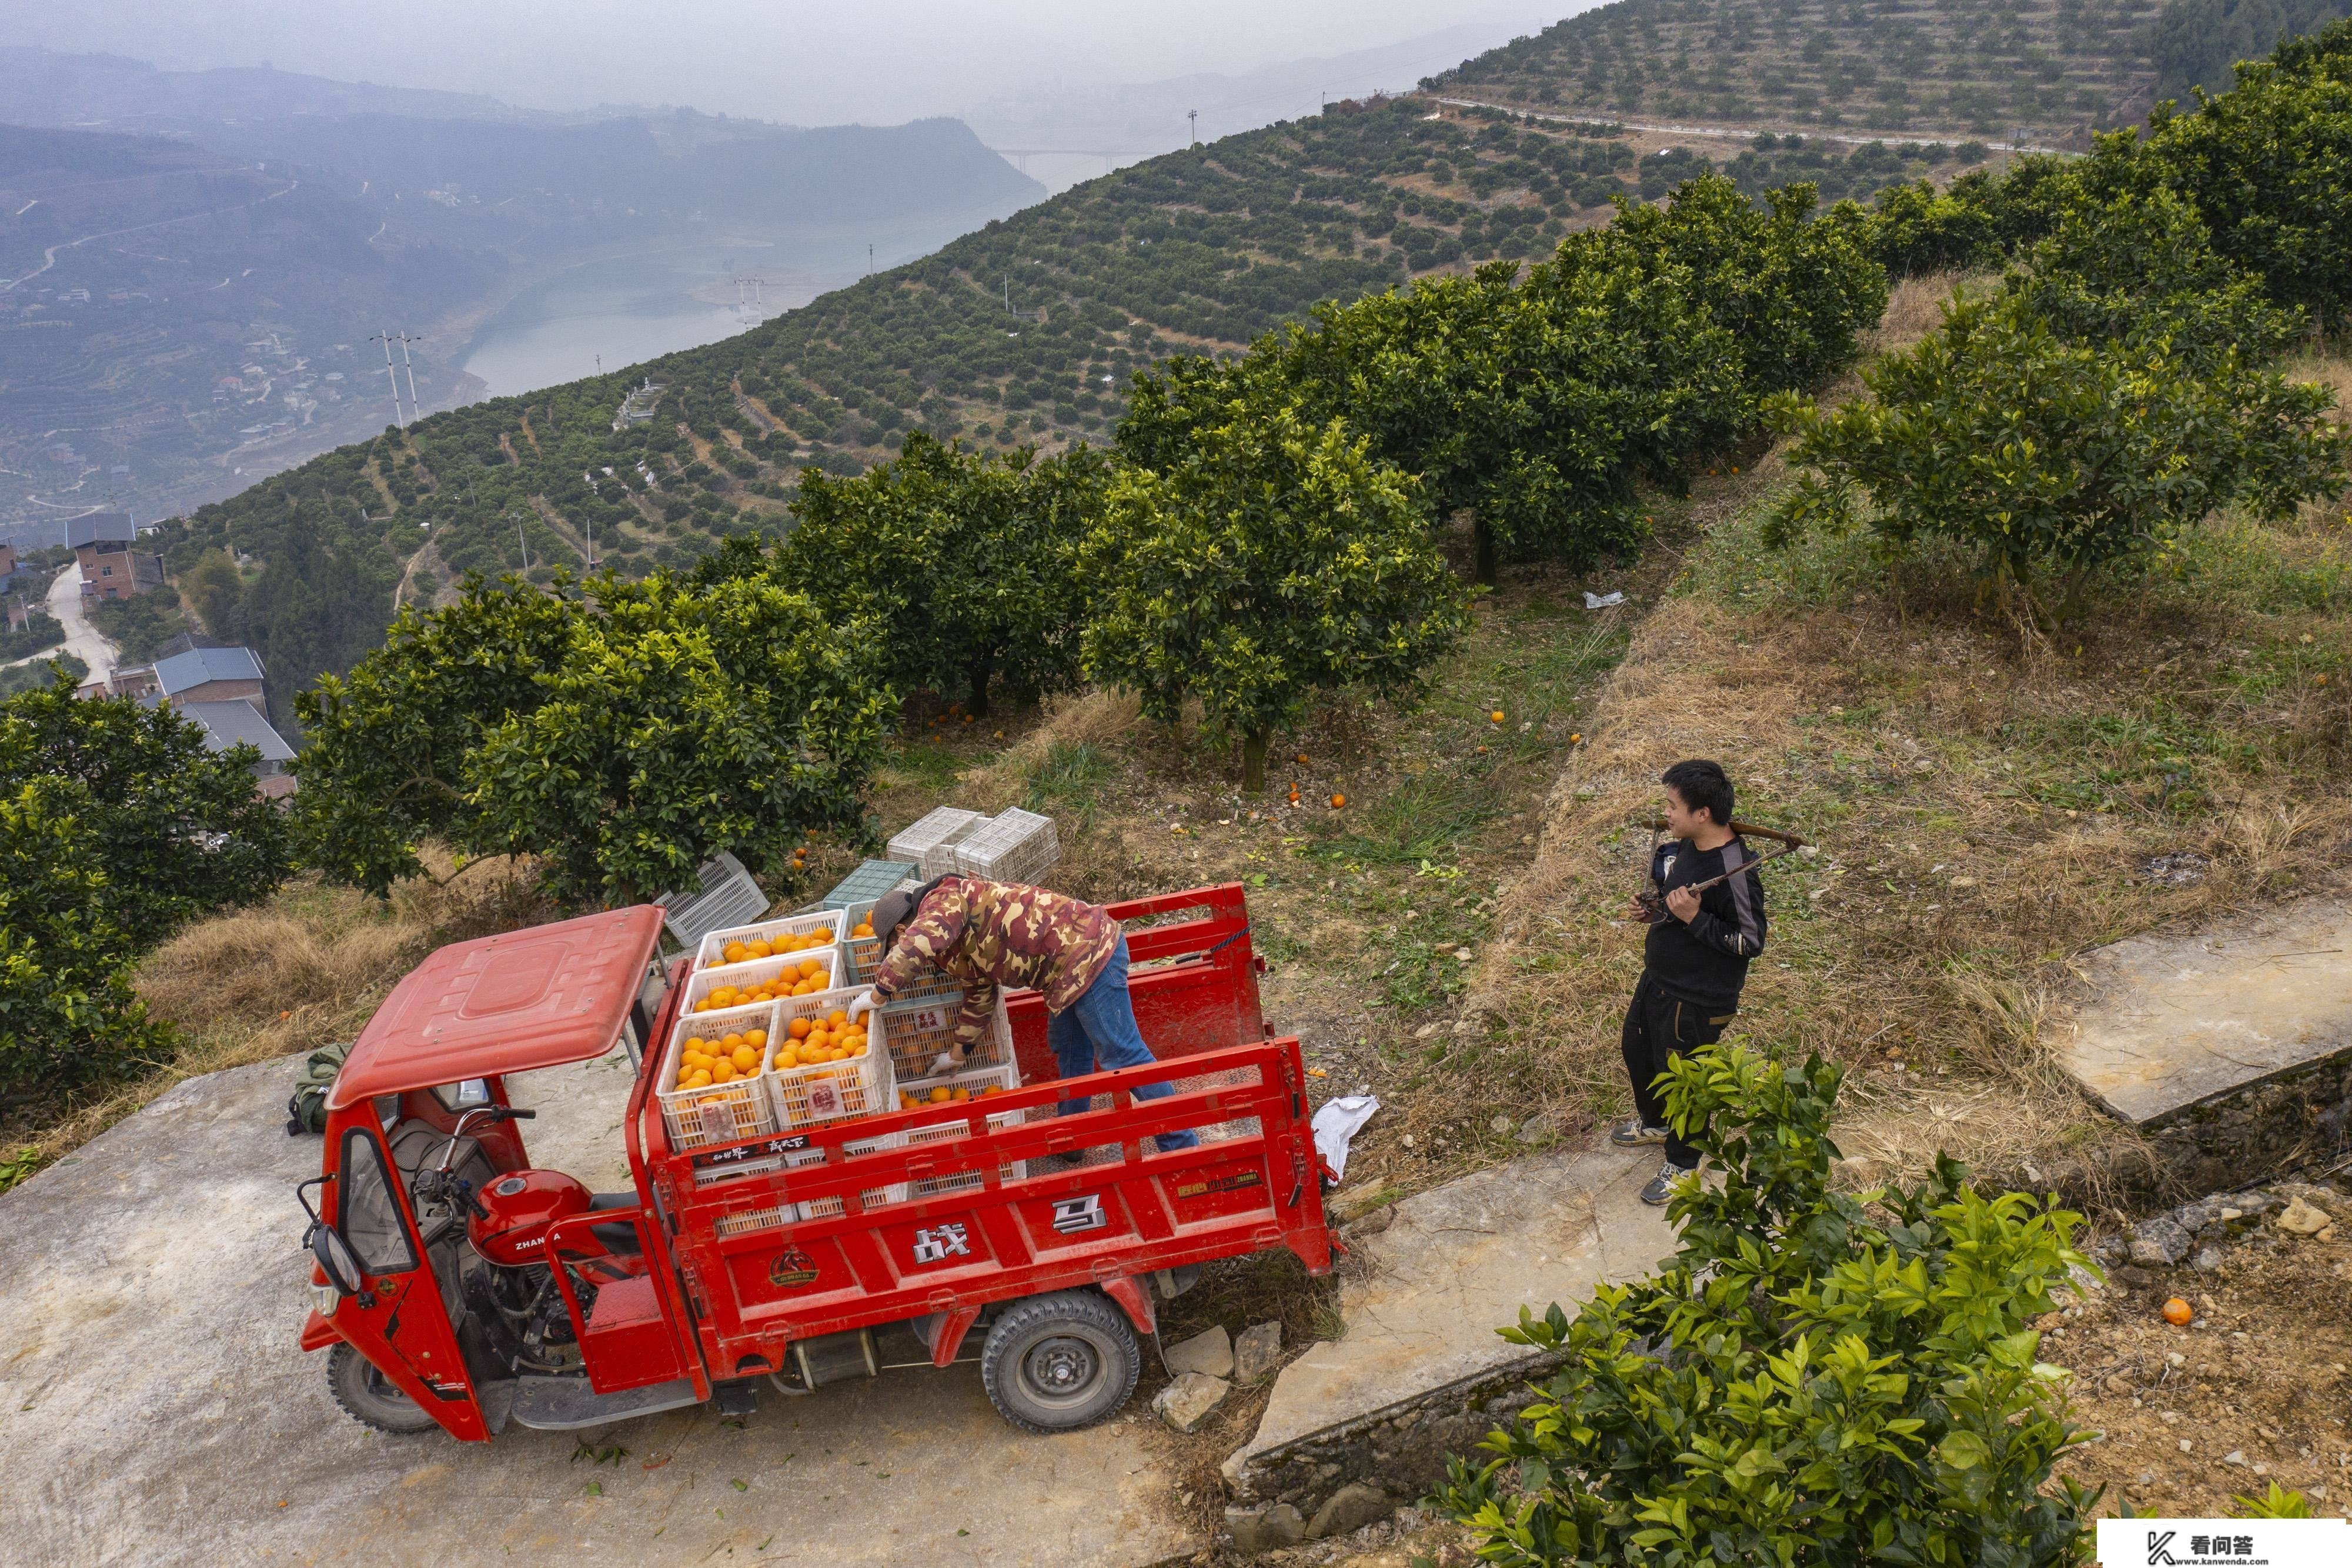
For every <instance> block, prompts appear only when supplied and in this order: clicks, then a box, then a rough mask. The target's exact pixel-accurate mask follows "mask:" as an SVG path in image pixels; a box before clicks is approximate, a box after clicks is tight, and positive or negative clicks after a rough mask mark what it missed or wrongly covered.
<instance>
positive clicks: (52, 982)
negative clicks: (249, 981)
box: [0, 779, 172, 1095]
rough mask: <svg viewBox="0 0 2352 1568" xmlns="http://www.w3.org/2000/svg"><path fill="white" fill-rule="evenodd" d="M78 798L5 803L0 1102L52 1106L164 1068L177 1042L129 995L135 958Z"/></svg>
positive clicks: (15, 796)
mask: <svg viewBox="0 0 2352 1568" xmlns="http://www.w3.org/2000/svg"><path fill="white" fill-rule="evenodd" d="M77 804H79V792H78V791H77V789H75V787H74V786H73V785H71V784H69V783H68V782H67V781H65V780H63V779H28V780H26V781H24V782H21V783H19V784H17V785H16V786H15V787H14V789H11V790H10V791H9V792H8V793H6V794H0V1091H5V1092H8V1093H11V1094H26V1095H42V1094H54V1093H58V1092H62V1091H67V1090H71V1089H75V1088H78V1087H80V1086H81V1085H83V1084H87V1083H89V1082H96V1081H98V1080H100V1079H103V1078H106V1077H109V1076H115V1075H121V1074H123V1073H126V1072H135V1071H142V1070H144V1069H147V1068H151V1067H152V1066H155V1065H158V1064H160V1063H161V1062H163V1061H164V1060H166V1059H167V1058H168V1057H169V1055H170V1052H171V1043H172V1037H171V1032H170V1030H168V1029H166V1028H165V1027H164V1026H163V1025H161V1024H158V1023H153V1022H151V1021H150V1020H149V1019H148V1018H147V1016H146V1010H145V1009H144V1008H143V1007H142V1005H141V1003H140V1001H139V999H138V998H137V996H135V995H134V994H133V993H132V991H131V978H130V974H131V959H132V958H134V957H135V956H137V952H138V949H137V946H136V945H135V944H134V943H133V942H132V940H131V936H130V934H129V933H128V932H126V931H125V930H124V929H123V928H122V927H121V925H118V924H117V923H116V922H115V921H114V920H113V919H112V918H111V916H110V913H109V911H108V907H107V897H108V894H109V893H110V891H111V887H110V879H109V878H108V876H107V873H106V870H105V867H104V865H103V863H102V859H101V856H100V852H99V846H98V844H97V842H96V841H95V840H94V839H93V837H92V835H91V834H90V832H89V829H88V827H87V826H86V825H85V824H84V823H83V821H81V820H80V819H79V818H78V817H77V816H76V815H75V814H74V807H75V806H76V805H77Z"/></svg>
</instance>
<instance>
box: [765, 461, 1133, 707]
mask: <svg viewBox="0 0 2352 1568" xmlns="http://www.w3.org/2000/svg"><path fill="white" fill-rule="evenodd" d="M1109 467H1110V465H1109V461H1108V458H1107V457H1106V456H1105V455H1103V454H1101V453H1099V452H1096V451H1094V450H1092V449H1090V448H1088V447H1087V446H1086V445H1084V444H1080V445H1078V446H1077V447H1076V448H1074V449H1072V450H1071V451H1069V452H1067V453H1065V454H1062V455H1059V456H1055V457H1046V458H1039V457H1038V456H1036V455H1035V454H1034V452H1031V451H1029V450H1027V449H1025V448H1024V449H1022V450H1019V451H1015V452H1012V453H1008V454H1006V455H1003V456H999V457H985V456H982V455H978V454H975V453H971V452H967V451H965V450H963V449H962V447H961V445H955V446H949V445H944V444H940V442H937V441H934V440H932V439H931V438H930V437H929V436H928V435H925V434H922V433H921V432H919V431H917V432H913V433H911V434H908V437H907V444H906V449H905V450H904V451H903V452H902V453H901V454H900V455H898V458H897V459H895V460H894V461H892V462H888V463H883V464H877V465H876V466H874V467H872V468H869V469H867V470H866V472H865V473H864V474H862V475H859V476H857V477H856V478H853V479H836V478H834V477H832V476H828V475H826V474H825V473H824V471H823V470H821V469H816V468H808V469H803V471H802V474H801V487H800V493H799V495H798V497H797V498H795V500H794V501H793V515H794V516H795V517H797V518H798V523H797V526H795V527H794V528H793V531H792V533H791V534H790V535H788V536H787V537H786V538H784V540H783V541H782V543H781V544H780V545H778V546H777V548H776V551H775V557H774V560H773V563H772V566H771V568H770V570H771V571H772V573H773V575H774V577H775V579H776V580H778V581H779V582H782V583H783V584H784V585H785V586H787V587H789V588H793V589H796V590H798V591H801V592H803V593H805V594H807V595H808V596H809V597H810V599H812V600H813V601H815V602H816V603H817V604H818V605H820V606H822V607H824V609H825V610H826V611H827V612H829V613H831V614H833V615H835V616H836V617H851V616H856V617H861V618H864V619H866V620H867V621H869V622H871V623H872V624H873V625H874V626H875V627H876V628H877V630H878V632H879V634H880V636H881V639H882V650H881V651H882V657H883V668H884V669H885V671H886V672H887V674H888V676H889V679H890V681H891V683H892V685H895V686H897V687H898V689H899V690H900V691H907V692H911V691H915V690H918V689H922V688H929V689H931V690H935V691H955V690H960V691H961V692H962V693H963V694H964V695H965V696H966V697H967V698H968V699H969V700H970V702H971V711H972V712H974V713H977V714H985V713H986V712H987V711H988V700H989V687H990V685H991V684H992V682H994V681H999V680H1001V681H1002V682H1003V685H1005V686H1006V687H1007V688H1009V689H1010V690H1011V691H1012V692H1013V693H1014V694H1016V695H1022V696H1031V695H1035V694H1037V693H1039V692H1044V691H1049V690H1052V689H1054V688H1055V687H1059V686H1066V685H1069V684H1070V683H1071V682H1072V681H1074V680H1075V679H1076V675H1077V668H1078V634H1077V629H1078V627H1079V625H1080V624H1081V623H1082V622H1083V621H1084V620H1085V606H1084V604H1083V602H1082V601H1080V599H1079V595H1078V588H1077V581H1076V575H1075V573H1074V571H1073V565H1074V562H1075V559H1076V550H1077V545H1078V540H1079V538H1080V537H1081V536H1082V534H1083V533H1084V531H1085V527H1086V522H1085V518H1086V514H1087V512H1089V511H1091V510H1092V509H1093V508H1094V507H1096V506H1097V505H1098V504H1099V502H1100V499H1101V496H1102V490H1103V486H1104V485H1105V484H1106V483H1107V482H1108V476H1109Z"/></svg>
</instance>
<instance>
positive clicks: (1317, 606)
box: [1081, 398, 1468, 793]
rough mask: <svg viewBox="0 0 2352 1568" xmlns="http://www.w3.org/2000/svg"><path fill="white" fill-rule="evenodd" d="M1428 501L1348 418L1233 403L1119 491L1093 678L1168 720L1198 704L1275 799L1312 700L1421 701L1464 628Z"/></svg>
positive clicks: (1102, 540)
mask: <svg viewBox="0 0 2352 1568" xmlns="http://www.w3.org/2000/svg"><path fill="white" fill-rule="evenodd" d="M1417 491H1418V486H1416V485H1415V483H1414V481H1413V480H1412V477H1411V476H1408V475H1404V474H1401V473H1399V472H1398V471H1397V470H1395V469H1394V468H1391V467H1390V466H1388V465H1385V464H1382V463H1379V462H1376V461H1375V460H1374V459H1373V458H1372V456H1371V455H1370V451H1369V450H1368V448H1367V444H1366V443H1365V442H1364V441H1363V440H1361V439H1360V438H1350V437H1349V434H1347V432H1346V430H1345V428H1344V427H1343V426H1342V425H1341V424H1340V423H1339V422H1338V421H1337V420H1334V421H1331V422H1329V423H1324V424H1316V423H1309V422H1308V421H1307V420H1305V419H1303V418H1301V417H1300V414H1299V413H1298V411H1297V409H1296V408H1294V407H1289V406H1275V407H1268V406H1266V405H1265V404H1263V403H1259V402H1252V401H1250V400H1249V399H1246V398H1241V399H1235V400H1234V401H1233V402H1231V403H1229V404H1228V405H1227V407H1226V409H1225V410H1224V414H1223V418H1222V419H1219V420H1218V421H1216V422H1215V423H1206V424H1203V425H1202V426H1201V427H1199V428H1198V429H1196V430H1195V431H1194V432H1193V433H1192V437H1191V439H1190V440H1189V441H1188V442H1186V443H1185V444H1184V447H1183V449H1182V451H1181V455H1178V456H1177V457H1176V458H1175V460H1174V461H1173V462H1171V463H1170V464H1169V465H1168V466H1167V467H1166V469H1165V470H1164V471H1160V472H1154V471H1152V470H1150V469H1146V468H1129V469H1126V470H1124V471H1123V472H1122V473H1121V474H1120V475H1119V476H1118V478H1117V479H1116V480H1115V481H1114V482H1113V483H1112V485H1111V486H1110V491H1109V494H1108V497H1107V498H1106V500H1105V504H1104V507H1103V514H1102V517H1101V520H1100V522H1099V523H1098V524H1097V526H1096V527H1095V528H1093V529H1092V530H1091V531H1090V532H1089V533H1088V535H1087V541H1086V544H1085V547H1084V549H1083V551H1082V553H1081V567H1082V570H1083V572H1084V575H1085V578H1086V581H1087V589H1088V591H1089V594H1090V597H1091V599H1092V601H1093V606H1094V610H1093V620H1092V621H1091V622H1090V623H1089V624H1088V625H1087V631H1086V638H1085V657H1086V669H1087V674H1088V675H1090V676H1091V677H1092V678H1094V679H1095V680H1097V681H1099V682H1102V683H1103V684H1105V685H1117V686H1122V687H1125V688H1128V689H1129V690H1132V691H1135V692H1137V693H1139V695H1141V697H1142V699H1143V706H1144V711H1145V712H1147V713H1148V714H1150V715H1151V716H1153V717H1154V718H1158V719H1161V720H1172V719H1174V718H1175V717H1176V716H1177V715H1178V713H1179V712H1181V710H1182V707H1183V705H1184V701H1185V699H1186V698H1187V697H1197V698H1199V699H1200V701H1201V705H1202V709H1203V710H1204V711H1205V712H1206V714H1207V716H1208V717H1209V719H1210V721H1211V722H1212V723H1213V724H1214V725H1216V726H1217V727H1220V728H1221V729H1223V730H1224V731H1225V732H1226V733H1228V734H1231V735H1236V736H1238V737H1240V739H1241V742H1242V787H1243V789H1246V790H1248V791H1250V792H1252V793H1256V792H1257V791H1259V790H1262V789H1265V748H1266V741H1267V738H1268V737H1270V736H1271V735H1272V733H1273V732H1274V731H1275V730H1276V729H1277V728H1280V727H1284V726H1286V725H1290V724H1295V723H1297V721H1298V720H1299V719H1300V718H1301V717H1303V716H1305V713H1306V710H1307V703H1308V701H1309V699H1310V698H1311V697H1312V696H1313V695H1314V694H1316V693H1317V692H1318V691H1335V690H1338V689H1339V688H1342V687H1349V686H1353V687H1357V688H1360V689H1362V690H1366V691H1370V692H1374V693H1378V694H1381V695H1388V696H1391V697H1403V696H1409V695H1412V694H1413V693H1414V692H1415V691H1416V690H1417V689H1418V687H1419V686H1420V685H1421V683H1422V681H1423V676H1424V674H1425V673H1426V671H1427V670H1428V668H1429V666H1430V664H1432V663H1433V662H1434V661H1435V660H1436V659H1437V658H1439V657H1440V656H1441V655H1443V654H1444V653H1446V652H1447V651H1448V650H1450V649H1451V648H1452V647H1454V644H1455V643H1457V642H1458V641H1459V640H1460V638H1461V636H1462V633H1463V632H1464V631H1465V628H1466V626H1467V624H1468V596H1467V595H1466V594H1465V592H1464V591H1463V589H1462V587H1461V585H1460V584H1459V583H1457V582H1456V581H1455V580H1454V577H1453V574H1452V573H1451V572H1449V571H1448V570H1446V567H1445V562H1444V559H1443V558H1442V557H1441V556H1440V555H1439V554H1438V552H1437V549H1436V546H1435V545H1434V543H1433V542H1432V540H1431V538H1430V529H1429V519H1428V516H1427V513H1426V511H1425V510H1424V509H1423V506H1422V503H1421V500H1420V497H1419V495H1418V493H1417Z"/></svg>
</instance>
